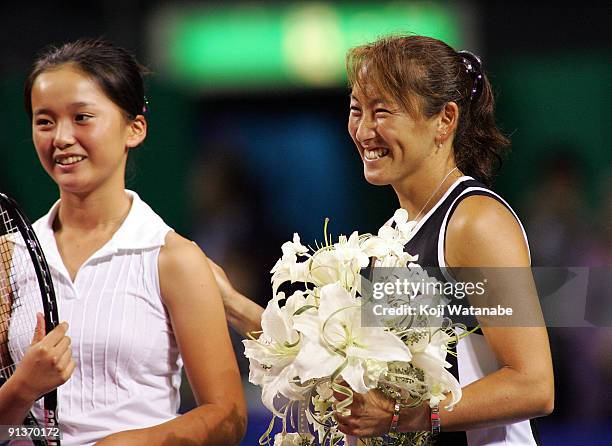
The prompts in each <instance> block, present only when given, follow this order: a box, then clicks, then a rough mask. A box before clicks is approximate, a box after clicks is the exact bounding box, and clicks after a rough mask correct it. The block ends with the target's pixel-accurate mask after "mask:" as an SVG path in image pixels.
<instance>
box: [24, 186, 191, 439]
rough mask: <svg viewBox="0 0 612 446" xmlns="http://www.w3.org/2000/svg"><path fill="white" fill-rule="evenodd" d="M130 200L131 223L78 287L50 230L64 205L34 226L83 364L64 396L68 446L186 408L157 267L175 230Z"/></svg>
mask: <svg viewBox="0 0 612 446" xmlns="http://www.w3.org/2000/svg"><path fill="white" fill-rule="evenodd" d="M126 193H128V194H129V195H130V196H131V197H132V200H133V201H132V207H131V209H130V211H129V214H128V216H127V218H126V219H125V221H124V222H123V224H122V225H121V227H120V228H119V229H118V230H117V232H116V233H115V234H114V235H113V237H112V238H111V240H110V241H109V242H108V243H106V245H104V246H103V247H102V248H100V250H98V251H97V252H96V253H94V254H93V255H92V256H91V257H90V258H89V259H88V260H87V261H86V262H85V263H84V264H83V265H82V266H81V268H80V269H79V271H78V273H77V275H76V279H75V281H74V283H73V282H72V281H71V280H70V276H69V274H68V271H67V269H66V267H65V266H64V264H63V262H62V260H61V257H60V255H59V252H58V249H57V245H56V243H55V238H54V235H53V229H52V226H51V225H52V223H53V220H54V218H55V216H56V214H57V210H58V207H59V201H58V202H57V203H55V205H54V206H53V207H52V208H51V210H50V211H49V213H48V214H47V215H45V216H44V217H42V218H41V219H39V220H38V221H37V222H36V223H35V224H34V225H33V226H34V229H35V231H36V234H37V236H38V238H39V240H40V243H41V245H42V247H43V250H44V252H45V255H46V257H47V262H48V263H49V267H50V270H51V274H52V277H53V284H54V287H55V292H56V295H57V301H58V309H59V319H60V321H64V320H66V321H68V323H69V324H70V328H69V330H68V335H69V336H70V337H71V339H72V354H73V357H74V359H75V361H76V364H77V368H76V370H75V371H74V373H73V375H72V377H71V378H70V379H69V380H68V382H66V383H65V384H64V385H62V386H60V387H59V389H58V419H59V423H60V427H61V429H62V434H63V440H62V445H65V446H71V445H75V446H76V445H79V446H80V445H90V444H93V443H95V442H96V441H97V440H100V439H102V438H104V437H105V436H107V435H109V434H111V433H113V432H118V431H123V430H129V429H137V428H142V427H149V426H153V425H156V424H160V423H163V422H165V421H168V420H170V419H172V418H174V417H176V413H177V410H178V407H179V403H180V400H179V386H180V370H181V367H182V360H181V357H180V353H179V350H178V347H177V344H176V339H175V337H174V334H173V331H172V326H171V324H170V320H169V317H168V313H167V311H166V308H165V306H164V304H163V300H162V297H161V295H160V287H159V274H158V263H157V260H158V255H159V250H160V248H161V247H162V246H163V245H164V240H165V237H166V235H167V233H168V232H169V231H171V230H172V229H171V228H170V227H169V226H167V225H166V224H165V223H164V221H163V220H162V219H161V218H160V217H159V216H158V215H157V214H155V212H153V210H152V209H151V208H150V207H149V206H148V205H147V204H146V203H144V202H143V201H142V200H141V199H140V197H139V196H138V195H137V194H136V193H134V192H131V191H126ZM24 348H27V345H26V346H24ZM36 412H37V410H36V409H35V413H36ZM38 417H39V418H40V412H38Z"/></svg>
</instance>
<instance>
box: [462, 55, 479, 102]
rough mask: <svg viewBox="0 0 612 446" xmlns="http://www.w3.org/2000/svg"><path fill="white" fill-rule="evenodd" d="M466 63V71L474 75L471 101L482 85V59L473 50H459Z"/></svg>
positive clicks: (464, 63)
mask: <svg viewBox="0 0 612 446" xmlns="http://www.w3.org/2000/svg"><path fill="white" fill-rule="evenodd" d="M457 54H459V55H460V56H461V57H462V59H463V65H465V72H466V73H468V74H469V75H470V76H471V77H472V91H471V93H470V101H472V100H473V99H474V98H475V97H476V96H477V95H478V93H479V90H480V88H481V87H482V60H481V59H480V57H478V56H477V55H476V54H474V53H472V52H471V51H467V50H461V51H458V52H457Z"/></svg>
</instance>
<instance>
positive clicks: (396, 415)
mask: <svg viewBox="0 0 612 446" xmlns="http://www.w3.org/2000/svg"><path fill="white" fill-rule="evenodd" d="M401 408H402V406H401V404H400V400H395V406H393V417H392V418H391V427H390V428H389V434H391V435H395V434H397V423H398V422H399V415H400V409H401Z"/></svg>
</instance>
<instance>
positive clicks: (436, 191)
mask: <svg viewBox="0 0 612 446" xmlns="http://www.w3.org/2000/svg"><path fill="white" fill-rule="evenodd" d="M455 170H457V167H453V168H452V169H451V171H450V172H449V173H447V174H446V176H445V177H444V179H443V180H442V182H440V184H438V187H436V190H434V191H433V193H432V194H431V195H430V196H429V198H428V199H427V201H426V202H425V204H424V205H423V207H422V208H421V210H420V211H419V213H418V214H417V216H416V217H415V218H414V220H413V221H417V219H418V218H419V217H420V215H421V212H423V211H424V210H425V208H426V207H427V205H428V204H429V202H430V201H431V199H432V198H433V197H434V195H436V193H438V191H439V190H440V188H441V187H442V185H443V184H444V182H445V181H446V179H447V178H448V177H449V176H450V174H451V173H453V172H454V171H455Z"/></svg>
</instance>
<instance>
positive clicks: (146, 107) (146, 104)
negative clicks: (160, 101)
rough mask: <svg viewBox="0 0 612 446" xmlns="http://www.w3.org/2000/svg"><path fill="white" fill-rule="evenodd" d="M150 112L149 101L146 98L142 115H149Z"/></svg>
mask: <svg viewBox="0 0 612 446" xmlns="http://www.w3.org/2000/svg"><path fill="white" fill-rule="evenodd" d="M148 111H149V99H148V98H147V97H146V96H145V97H144V105H143V106H142V113H143V114H144V113H147V112H148Z"/></svg>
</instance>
